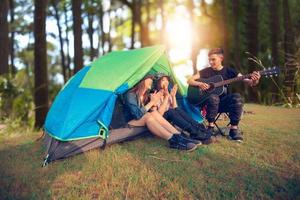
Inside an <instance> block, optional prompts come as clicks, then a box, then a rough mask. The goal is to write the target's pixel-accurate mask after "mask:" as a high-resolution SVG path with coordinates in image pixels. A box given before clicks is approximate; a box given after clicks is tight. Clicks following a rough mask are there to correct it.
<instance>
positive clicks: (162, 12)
mask: <svg viewBox="0 0 300 200" xmlns="http://www.w3.org/2000/svg"><path fill="white" fill-rule="evenodd" d="M158 7H159V9H160V15H161V21H162V27H161V30H160V35H161V37H160V43H161V44H165V42H166V41H165V33H166V23H165V9H164V1H163V0H158ZM167 49H169V48H168V47H167Z"/></svg>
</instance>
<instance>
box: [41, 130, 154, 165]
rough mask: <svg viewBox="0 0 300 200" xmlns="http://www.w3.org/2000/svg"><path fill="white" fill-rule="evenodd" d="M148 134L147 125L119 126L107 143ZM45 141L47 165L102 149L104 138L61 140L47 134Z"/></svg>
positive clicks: (110, 143) (45, 162) (112, 132)
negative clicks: (134, 126)
mask: <svg viewBox="0 0 300 200" xmlns="http://www.w3.org/2000/svg"><path fill="white" fill-rule="evenodd" d="M147 135H150V133H149V131H148V130H147V129H146V128H145V127H136V128H119V129H115V130H112V131H111V133H110V137H109V138H108V139H107V145H112V144H115V143H120V142H125V141H129V140H133V139H136V138H138V137H142V136H147ZM44 143H45V146H46V152H47V153H46V154H47V156H46V157H45V161H44V164H43V165H44V166H45V165H47V164H48V163H50V162H52V161H55V160H60V159H64V158H68V157H70V156H73V155H76V154H80V153H83V152H86V151H89V150H91V149H95V148H99V149H100V148H102V146H103V143H104V140H103V139H102V138H100V137H98V138H88V139H82V140H75V141H59V140H56V139H55V138H53V137H51V136H50V135H48V134H47V135H46V136H45V140H44Z"/></svg>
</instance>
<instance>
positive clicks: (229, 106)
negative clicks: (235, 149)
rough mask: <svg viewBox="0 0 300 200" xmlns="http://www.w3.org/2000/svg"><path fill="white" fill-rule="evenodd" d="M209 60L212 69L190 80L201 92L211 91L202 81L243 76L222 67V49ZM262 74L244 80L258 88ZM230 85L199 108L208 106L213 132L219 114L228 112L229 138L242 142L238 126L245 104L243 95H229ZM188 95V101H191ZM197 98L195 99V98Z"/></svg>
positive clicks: (212, 95) (256, 73)
mask: <svg viewBox="0 0 300 200" xmlns="http://www.w3.org/2000/svg"><path fill="white" fill-rule="evenodd" d="M208 59H209V64H210V67H208V68H205V69H203V70H200V71H199V72H198V73H197V74H195V75H193V76H192V77H191V78H189V79H188V84H189V85H190V86H194V87H195V86H196V87H198V88H199V90H201V91H204V92H205V91H209V90H210V87H211V85H209V84H207V83H205V82H201V79H207V78H210V77H213V76H216V75H220V76H222V78H223V80H228V79H232V78H235V77H239V76H242V74H241V73H238V72H236V71H235V70H234V69H232V68H229V67H225V66H223V65H222V61H223V59H224V54H223V50H222V49H221V48H215V49H212V50H210V51H209V53H208ZM260 77H261V76H260V74H259V72H257V71H254V72H253V73H252V74H251V75H250V78H246V79H243V81H244V82H245V83H247V84H248V85H249V86H251V87H253V86H256V85H257V84H258V82H259V79H260ZM227 88H228V85H225V87H224V92H222V94H221V95H220V96H219V95H218V94H213V93H211V94H209V95H208V96H207V98H205V100H203V101H202V102H201V103H200V104H198V106H200V107H204V106H206V112H207V113H206V119H207V121H208V128H209V129H210V130H213V128H214V123H213V122H214V120H215V117H216V116H217V114H218V113H219V112H228V113H229V118H230V131H229V136H230V138H231V139H232V140H235V141H238V142H242V141H243V137H242V136H241V134H240V133H239V131H238V124H239V121H240V119H241V115H242V112H243V102H242V98H241V95H240V94H238V93H233V94H229V93H227ZM189 95H191V94H188V99H189ZM193 98H195V97H193Z"/></svg>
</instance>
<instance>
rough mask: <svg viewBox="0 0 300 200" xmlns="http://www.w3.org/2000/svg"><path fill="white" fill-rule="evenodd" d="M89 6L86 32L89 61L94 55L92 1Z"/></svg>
mask: <svg viewBox="0 0 300 200" xmlns="http://www.w3.org/2000/svg"><path fill="white" fill-rule="evenodd" d="M89 6H91V8H90V9H89V8H88V23H89V26H88V30H87V33H88V36H89V40H90V61H93V60H94V57H95V50H94V38H93V35H94V28H93V21H94V11H93V9H92V6H93V1H92V2H91V4H90V5H89Z"/></svg>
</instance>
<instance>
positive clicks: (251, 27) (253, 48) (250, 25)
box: [246, 0, 259, 102]
mask: <svg viewBox="0 0 300 200" xmlns="http://www.w3.org/2000/svg"><path fill="white" fill-rule="evenodd" d="M246 4H247V23H246V27H247V28H246V30H247V34H246V35H247V40H248V41H247V46H248V52H249V53H250V54H251V55H252V56H255V57H257V55H258V49H259V46H258V3H257V0H249V1H247V3H246ZM254 65H255V64H254V63H253V61H251V60H249V66H248V69H249V71H250V72H252V71H254V70H257V69H256V68H255V66H254ZM248 91H249V93H248V94H249V98H248V99H249V101H250V102H258V91H257V89H256V88H254V87H249V90H248Z"/></svg>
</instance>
